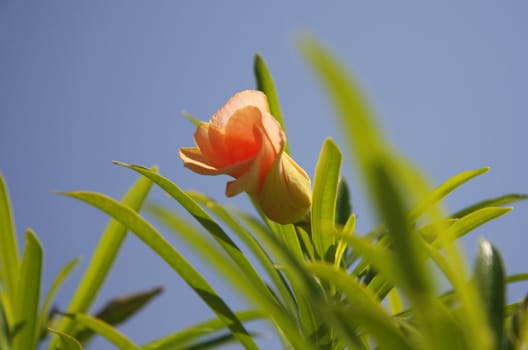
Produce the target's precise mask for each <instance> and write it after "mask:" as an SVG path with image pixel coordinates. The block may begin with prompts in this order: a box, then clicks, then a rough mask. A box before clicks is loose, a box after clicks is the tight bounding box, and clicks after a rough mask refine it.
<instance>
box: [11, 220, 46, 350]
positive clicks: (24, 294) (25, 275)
mask: <svg viewBox="0 0 528 350" xmlns="http://www.w3.org/2000/svg"><path fill="white" fill-rule="evenodd" d="M41 274H42V246H41V244H40V242H39V240H38V237H37V236H36V235H35V233H34V232H33V231H31V230H30V229H28V230H27V231H26V242H25V245H24V254H23V256H22V262H21V265H20V272H19V275H18V281H17V285H16V298H15V304H14V311H15V324H22V325H23V326H22V328H21V329H20V332H18V333H17V334H16V335H15V336H14V338H13V350H28V349H35V348H36V344H37V336H38V335H39V334H38V331H37V330H38V329H39V327H40V324H39V322H38V303H39V295H40V279H41Z"/></svg>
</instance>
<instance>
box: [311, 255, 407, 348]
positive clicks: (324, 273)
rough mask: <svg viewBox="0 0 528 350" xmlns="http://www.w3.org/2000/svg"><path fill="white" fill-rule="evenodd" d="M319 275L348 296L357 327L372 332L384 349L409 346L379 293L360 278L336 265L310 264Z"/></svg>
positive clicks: (348, 313) (350, 310)
mask: <svg viewBox="0 0 528 350" xmlns="http://www.w3.org/2000/svg"><path fill="white" fill-rule="evenodd" d="M308 268H309V270H310V271H312V272H313V273H314V274H315V275H316V276H318V277H319V278H321V279H323V280H325V281H327V282H328V283H332V284H334V285H335V286H336V287H337V289H338V290H339V291H341V292H343V293H344V294H345V295H346V296H347V299H348V300H347V303H348V304H349V305H350V309H349V310H348V312H347V315H349V317H350V319H352V320H353V321H354V322H353V323H354V325H355V326H358V325H359V327H361V329H362V330H363V331H366V332H368V333H369V334H371V335H372V337H373V338H374V339H375V340H376V343H377V344H379V345H380V346H381V347H382V348H386V349H402V350H403V349H409V348H410V343H409V342H408V340H407V339H406V338H405V336H404V334H403V333H401V331H400V330H399V329H398V327H397V325H396V322H394V320H393V319H392V318H391V317H390V316H389V315H388V314H387V312H386V311H385V309H384V308H383V306H382V305H381V304H380V303H379V300H378V299H377V298H376V296H375V295H374V294H372V293H370V290H369V289H367V288H365V286H364V285H362V284H361V283H360V282H358V280H357V279H356V278H354V277H352V276H350V275H348V274H347V273H346V272H344V271H343V270H338V269H336V268H335V267H334V266H332V265H328V264H323V263H313V264H310V265H308Z"/></svg>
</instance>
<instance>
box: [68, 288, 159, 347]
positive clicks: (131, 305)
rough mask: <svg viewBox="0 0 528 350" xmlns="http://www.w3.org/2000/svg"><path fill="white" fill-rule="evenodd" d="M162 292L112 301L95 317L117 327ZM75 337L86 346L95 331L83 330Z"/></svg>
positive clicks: (147, 292) (150, 290) (78, 331)
mask: <svg viewBox="0 0 528 350" xmlns="http://www.w3.org/2000/svg"><path fill="white" fill-rule="evenodd" d="M162 290H163V289H162V288H160V287H157V288H152V289H149V290H147V291H143V292H139V293H134V294H128V295H124V296H120V297H118V298H115V299H112V300H110V301H109V302H108V303H106V304H105V305H104V306H103V307H102V309H101V311H99V312H97V314H96V315H95V317H96V318H98V319H100V320H101V321H104V322H106V323H108V324H109V325H111V326H116V325H118V324H120V323H122V322H124V321H126V320H127V319H129V318H130V317H131V316H133V315H134V314H136V313H137V312H138V311H139V310H141V309H142V308H143V307H144V306H145V305H146V304H147V303H148V302H150V301H151V300H152V299H153V298H155V297H156V296H158V295H159V294H160V293H161V292H162ZM73 335H74V336H75V338H77V339H78V340H79V341H80V342H81V343H83V344H86V342H87V340H88V339H90V337H91V336H92V335H93V331H92V330H91V329H90V328H82V329H79V330H77V331H76V332H75V333H74V334H73Z"/></svg>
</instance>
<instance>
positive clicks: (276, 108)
mask: <svg viewBox="0 0 528 350" xmlns="http://www.w3.org/2000/svg"><path fill="white" fill-rule="evenodd" d="M254 71H255V79H256V81H257V89H258V90H260V91H262V92H263V93H264V94H266V96H267V97H268V104H269V108H270V113H271V115H272V116H274V117H275V119H277V121H278V122H279V124H280V125H281V127H282V130H284V132H286V125H285V124H284V119H283V118H282V112H281V108H280V103H279V95H278V94H277V90H276V89H275V84H274V83H273V78H272V77H271V73H270V71H269V69H268V66H267V65H266V62H265V61H264V58H263V57H262V55H260V54H257V55H255V60H254ZM284 152H286V153H289V146H288V143H286V145H285V146H284Z"/></svg>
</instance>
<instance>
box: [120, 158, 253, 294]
mask: <svg viewBox="0 0 528 350" xmlns="http://www.w3.org/2000/svg"><path fill="white" fill-rule="evenodd" d="M115 164H118V165H121V166H124V167H127V168H129V169H131V170H133V171H135V172H137V173H139V174H141V175H143V176H145V177H147V178H149V179H150V180H151V181H153V182H154V183H156V184H157V185H158V186H159V187H160V188H161V189H163V190H164V191H165V192H167V194H169V195H170V196H171V197H172V198H174V199H175V200H176V201H177V202H178V203H180V205H181V206H182V207H183V208H184V209H185V210H187V211H188V212H189V214H191V215H192V216H193V217H194V218H195V219H196V220H197V221H198V222H199V223H200V224H201V225H202V226H203V227H204V228H205V229H206V230H207V231H208V232H209V233H210V234H211V236H212V237H213V238H214V239H215V240H216V241H217V242H218V243H219V244H220V245H221V246H222V248H223V249H224V250H225V251H226V253H227V254H228V255H229V256H230V257H231V258H232V259H233V261H234V262H235V263H236V264H237V265H239V266H240V267H241V268H242V269H244V270H245V271H247V272H248V273H249V275H250V277H251V280H252V282H253V283H255V286H256V287H257V288H261V287H263V283H262V280H261V278H260V276H259V275H258V273H257V272H256V270H255V268H254V267H253V265H252V264H251V262H250V261H249V260H248V259H247V257H246V256H245V255H244V253H243V252H242V251H241V250H240V248H239V247H238V246H237V245H236V244H235V242H233V240H232V239H231V238H230V237H229V236H228V235H227V234H226V233H225V232H224V230H223V229H222V228H221V227H220V225H218V223H216V222H215V221H214V220H213V219H212V218H211V216H209V215H208V214H207V212H206V211H205V210H204V209H202V207H200V205H199V204H198V203H196V201H194V200H193V199H192V198H191V197H190V196H189V195H188V194H187V193H185V192H184V191H182V190H181V189H180V188H179V187H178V186H177V185H175V184H174V183H173V182H171V181H170V180H169V179H167V178H165V177H163V176H161V175H159V174H157V173H156V172H154V171H152V170H150V169H147V168H144V167H141V166H138V165H129V164H125V163H121V162H115Z"/></svg>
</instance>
